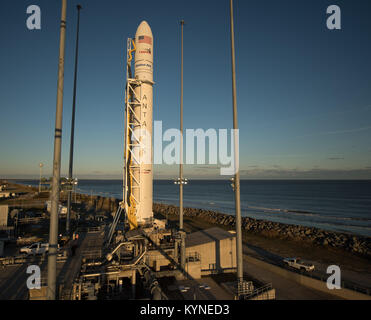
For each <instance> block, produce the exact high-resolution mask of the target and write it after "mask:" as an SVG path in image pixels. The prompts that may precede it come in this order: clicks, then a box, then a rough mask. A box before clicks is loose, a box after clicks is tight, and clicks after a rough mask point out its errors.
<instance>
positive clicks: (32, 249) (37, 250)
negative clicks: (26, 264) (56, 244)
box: [19, 242, 49, 255]
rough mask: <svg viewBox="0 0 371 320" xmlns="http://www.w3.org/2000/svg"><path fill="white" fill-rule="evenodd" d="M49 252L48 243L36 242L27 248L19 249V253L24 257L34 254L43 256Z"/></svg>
mask: <svg viewBox="0 0 371 320" xmlns="http://www.w3.org/2000/svg"><path fill="white" fill-rule="evenodd" d="M48 251H49V243H42V242H36V243H33V244H31V245H30V246H27V247H22V248H20V249H19V253H23V254H26V255H30V254H33V255H36V254H44V253H47V252H48Z"/></svg>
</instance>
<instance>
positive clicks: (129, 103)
mask: <svg viewBox="0 0 371 320" xmlns="http://www.w3.org/2000/svg"><path fill="white" fill-rule="evenodd" d="M133 52H134V55H135V61H134V77H133V76H132V72H131V61H132V53H133ZM153 84H154V82H153V35H152V31H151V28H150V26H149V25H148V23H147V22H146V21H143V22H142V23H141V24H140V25H139V27H138V29H137V32H136V35H135V39H128V48H127V85H126V95H125V104H126V119H125V120H126V121H125V155H124V156H125V168H124V192H123V193H124V195H123V196H124V201H123V204H124V209H125V212H126V217H127V221H128V223H129V225H130V228H131V229H134V228H136V227H138V226H140V225H142V226H146V225H151V224H152V221H153V212H152V202H153V201H152V200H153V197H152V194H153V171H152V163H153V161H152V119H153V109H152V107H153Z"/></svg>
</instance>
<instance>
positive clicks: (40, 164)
mask: <svg viewBox="0 0 371 320" xmlns="http://www.w3.org/2000/svg"><path fill="white" fill-rule="evenodd" d="M43 165H44V164H42V163H41V162H40V163H39V167H40V182H39V193H40V192H41V174H42V167H43Z"/></svg>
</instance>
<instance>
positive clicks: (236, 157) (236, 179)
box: [230, 0, 243, 283]
mask: <svg viewBox="0 0 371 320" xmlns="http://www.w3.org/2000/svg"><path fill="white" fill-rule="evenodd" d="M230 17H231V55H232V94H233V129H234V130H233V131H234V168H235V175H234V193H235V206H236V237H237V239H236V240H237V244H236V247H237V248H236V249H237V281H238V283H242V282H243V260H242V229H241V204H240V169H239V150H238V133H237V132H238V121H237V97H236V95H237V94H236V60H235V50H234V25H233V0H230Z"/></svg>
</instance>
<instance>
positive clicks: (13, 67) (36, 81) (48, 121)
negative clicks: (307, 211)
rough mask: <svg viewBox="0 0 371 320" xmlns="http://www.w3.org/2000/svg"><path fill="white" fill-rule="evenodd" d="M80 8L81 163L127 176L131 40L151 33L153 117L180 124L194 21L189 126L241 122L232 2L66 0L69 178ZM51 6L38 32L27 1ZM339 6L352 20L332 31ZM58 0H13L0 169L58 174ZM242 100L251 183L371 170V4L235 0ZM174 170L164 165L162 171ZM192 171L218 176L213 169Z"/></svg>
mask: <svg viewBox="0 0 371 320" xmlns="http://www.w3.org/2000/svg"><path fill="white" fill-rule="evenodd" d="M77 3H81V4H82V6H83V9H82V11H81V28H80V55H79V59H80V60H79V70H78V91H77V112H76V131H75V154H74V155H75V164H74V172H75V174H76V176H77V177H78V178H120V176H121V172H122V156H123V119H124V118H123V116H124V114H123V110H124V104H123V97H124V94H123V92H124V86H125V73H124V57H125V55H126V53H125V50H126V49H125V46H126V39H127V38H128V37H131V36H133V35H134V34H135V32H136V29H137V26H138V25H139V23H140V22H141V21H142V20H146V21H147V22H148V23H149V25H150V26H151V28H152V32H153V35H154V59H155V63H154V72H155V73H154V80H155V82H156V84H155V86H154V115H153V118H154V120H162V121H163V126H164V129H166V128H176V127H178V126H179V95H180V78H179V77H180V27H179V20H180V19H182V18H183V19H184V20H185V21H186V25H185V28H184V70H185V71H184V127H185V128H194V129H196V128H203V129H208V128H215V129H219V128H231V127H232V96H231V92H232V90H231V63H230V38H229V1H227V0H223V1H221V0H213V1H209V0H203V1H201V2H200V1H195V0H188V1H179V0H172V1H167V0H159V1H153V0H152V1H147V0H143V1H141V2H140V3H141V5H138V4H137V5H136V3H137V2H135V1H131V2H129V1H119V0H116V1H115V0H107V1H102V0H89V1H86V0H85V1H84V0H81V1H72V0H70V1H68V12H67V35H66V61H65V87H64V112H63V140H62V143H63V149H62V170H61V173H62V175H65V174H66V173H67V170H68V153H69V137H70V136H69V132H70V121H71V110H72V88H73V67H74V49H75V31H76V29H75V28H76V4H77ZM32 4H35V5H38V6H40V8H41V30H33V31H30V30H28V29H27V28H26V19H27V14H26V8H27V6H29V5H32ZM332 4H337V5H339V7H340V8H341V13H342V29H341V30H333V31H330V30H328V29H327V28H326V19H327V15H326V8H327V7H328V6H329V5H332ZM60 5H61V2H60V1H51V0H33V1H10V0H6V1H3V3H2V9H1V11H0V21H1V28H0V40H1V48H2V50H1V59H0V88H1V94H0V110H1V116H0V137H1V139H0V177H6V178H32V177H38V174H39V167H38V164H39V162H43V163H44V164H45V167H44V173H45V175H50V174H51V168H52V159H53V143H54V140H53V131H54V125H55V105H56V85H57V64H58V50H59V48H58V46H59V20H60ZM234 6H235V41H236V65H237V95H238V96H237V104H238V116H239V127H240V165H241V175H242V177H243V178H267V179H269V178H309V179H314V178H315V179H317V178H318V179H320V178H324V179H326V178H339V179H343V178H350V179H352V178H367V179H371V90H370V88H371V60H370V56H371V37H370V30H371V19H370V18H369V15H371V3H370V2H369V1H364V0H353V1H324V0H313V1H303V0H300V1H295V0H282V1H276V0H269V1H262V0H251V1H250V0H249V1H245V0H244V1H242V0H235V1H234ZM177 170H178V168H177V166H165V165H162V166H156V168H155V177H158V178H170V177H174V176H175V175H176V172H177ZM185 174H186V175H187V176H189V177H199V178H207V177H210V178H217V177H220V176H219V174H218V170H216V169H215V168H214V167H213V166H207V165H206V166H186V168H185Z"/></svg>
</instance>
